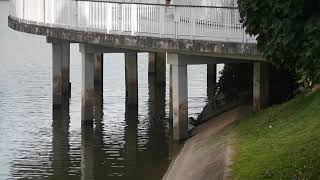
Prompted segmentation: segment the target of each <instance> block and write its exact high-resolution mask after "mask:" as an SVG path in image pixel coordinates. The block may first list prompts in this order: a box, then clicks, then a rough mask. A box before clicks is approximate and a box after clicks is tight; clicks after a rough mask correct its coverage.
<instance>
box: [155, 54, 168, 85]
mask: <svg viewBox="0 0 320 180" xmlns="http://www.w3.org/2000/svg"><path fill="white" fill-rule="evenodd" d="M156 76H157V84H158V85H161V86H165V85H166V53H160V52H158V53H157V54H156Z"/></svg>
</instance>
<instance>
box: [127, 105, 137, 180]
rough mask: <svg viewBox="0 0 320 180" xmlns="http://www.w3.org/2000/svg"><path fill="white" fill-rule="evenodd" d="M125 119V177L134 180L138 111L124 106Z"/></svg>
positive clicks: (135, 175) (135, 174) (135, 173)
mask: <svg viewBox="0 0 320 180" xmlns="http://www.w3.org/2000/svg"><path fill="white" fill-rule="evenodd" d="M125 118H126V127H125V149H126V156H127V159H126V161H127V164H126V166H127V167H126V169H127V176H128V177H130V179H136V177H137V172H136V167H137V133H138V130H137V127H138V109H137V108H128V106H126V114H125Z"/></svg>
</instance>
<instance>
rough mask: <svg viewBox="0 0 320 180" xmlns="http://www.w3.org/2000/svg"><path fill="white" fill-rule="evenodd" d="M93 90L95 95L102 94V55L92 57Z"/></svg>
mask: <svg viewBox="0 0 320 180" xmlns="http://www.w3.org/2000/svg"><path fill="white" fill-rule="evenodd" d="M94 67H95V68H94V89H95V92H96V93H99V94H102V93H103V54H102V53H97V54H95V55H94Z"/></svg>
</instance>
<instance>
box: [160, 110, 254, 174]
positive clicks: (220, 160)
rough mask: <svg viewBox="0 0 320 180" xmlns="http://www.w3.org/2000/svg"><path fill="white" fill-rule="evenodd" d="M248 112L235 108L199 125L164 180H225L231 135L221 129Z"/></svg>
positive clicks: (231, 151) (229, 161) (230, 147)
mask: <svg viewBox="0 0 320 180" xmlns="http://www.w3.org/2000/svg"><path fill="white" fill-rule="evenodd" d="M248 112H249V108H248V107H238V108H235V109H232V110H230V111H227V112H225V113H222V114H220V115H219V116H217V117H214V118H212V119H211V120H209V121H208V122H206V123H204V124H202V125H200V126H198V127H197V128H196V129H195V130H194V131H193V135H194V136H193V137H191V138H190V139H188V140H187V141H186V143H185V145H184V146H183V148H182V150H181V152H180V153H179V154H178V155H177V157H176V158H175V160H173V161H172V162H171V164H170V167H169V169H168V171H167V173H166V174H165V175H164V177H163V180H178V179H183V180H194V179H197V180H216V179H228V177H229V170H228V169H229V166H230V163H231V157H232V153H233V149H232V144H233V143H232V142H233V135H232V134H233V133H232V131H227V132H225V131H223V130H224V129H225V128H226V127H227V126H228V125H230V124H231V123H233V122H234V121H236V120H239V119H240V118H241V117H243V116H244V115H246V114H247V113H248Z"/></svg>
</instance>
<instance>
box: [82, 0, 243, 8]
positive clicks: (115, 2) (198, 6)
mask: <svg viewBox="0 0 320 180" xmlns="http://www.w3.org/2000/svg"><path fill="white" fill-rule="evenodd" d="M76 1H84V2H100V3H113V4H137V5H151V6H166V7H191V8H212V9H238V7H233V6H200V5H182V4H181V5H180V4H158V3H139V2H119V1H103V0H90V1H89V0H76Z"/></svg>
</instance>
